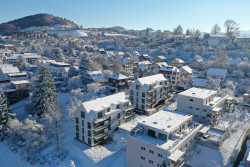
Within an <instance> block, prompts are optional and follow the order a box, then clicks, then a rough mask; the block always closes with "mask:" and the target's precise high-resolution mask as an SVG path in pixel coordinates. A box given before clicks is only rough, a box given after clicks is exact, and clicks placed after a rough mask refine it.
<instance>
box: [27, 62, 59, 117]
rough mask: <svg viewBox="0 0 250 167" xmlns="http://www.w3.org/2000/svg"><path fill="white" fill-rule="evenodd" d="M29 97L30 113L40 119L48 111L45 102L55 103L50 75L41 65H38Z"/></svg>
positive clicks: (54, 90) (55, 97) (54, 93)
mask: <svg viewBox="0 0 250 167" xmlns="http://www.w3.org/2000/svg"><path fill="white" fill-rule="evenodd" d="M32 86H33V88H32V90H33V91H32V94H31V97H30V102H29V104H30V106H29V107H30V113H31V114H37V115H38V116H40V117H42V116H43V113H44V112H45V111H46V110H47V109H48V108H47V107H48V106H47V105H46V104H47V102H48V101H49V102H51V103H52V102H53V103H54V102H57V94H56V88H55V85H54V80H53V78H52V75H51V73H50V72H49V70H48V68H47V66H46V65H45V64H43V63H41V64H39V67H38V72H37V75H36V77H35V78H34V83H33V85H32Z"/></svg>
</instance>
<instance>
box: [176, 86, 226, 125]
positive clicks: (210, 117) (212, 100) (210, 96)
mask: <svg viewBox="0 0 250 167" xmlns="http://www.w3.org/2000/svg"><path fill="white" fill-rule="evenodd" d="M227 98H228V96H224V97H221V96H217V91H215V90H209V89H203V88H194V87H193V88H190V89H188V90H186V91H184V92H181V93H179V94H178V95H177V111H180V112H183V113H188V114H192V115H193V116H194V119H195V120H199V121H204V122H208V123H216V121H217V119H218V118H219V117H220V116H221V112H222V111H223V109H224V107H225V106H224V104H225V101H226V100H227Z"/></svg>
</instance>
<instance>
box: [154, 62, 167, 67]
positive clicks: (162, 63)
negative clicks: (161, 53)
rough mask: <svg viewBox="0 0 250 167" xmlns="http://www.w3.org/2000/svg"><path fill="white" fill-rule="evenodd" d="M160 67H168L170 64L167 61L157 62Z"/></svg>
mask: <svg viewBox="0 0 250 167" xmlns="http://www.w3.org/2000/svg"><path fill="white" fill-rule="evenodd" d="M156 64H157V65H158V66H159V67H160V68H161V67H167V66H168V64H167V63H166V62H160V63H156Z"/></svg>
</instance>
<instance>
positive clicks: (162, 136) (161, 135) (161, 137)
mask: <svg viewBox="0 0 250 167" xmlns="http://www.w3.org/2000/svg"><path fill="white" fill-rule="evenodd" d="M158 138H159V139H161V140H163V141H167V135H165V134H162V133H158Z"/></svg>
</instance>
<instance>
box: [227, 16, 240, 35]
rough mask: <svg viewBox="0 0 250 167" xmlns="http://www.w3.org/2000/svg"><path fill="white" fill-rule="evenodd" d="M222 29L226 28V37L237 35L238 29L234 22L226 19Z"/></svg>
mask: <svg viewBox="0 0 250 167" xmlns="http://www.w3.org/2000/svg"><path fill="white" fill-rule="evenodd" d="M224 27H225V28H226V35H227V36H229V37H231V36H233V35H238V32H239V29H240V27H239V24H238V23H236V22H235V21H234V20H231V19H227V20H226V21H225V23H224Z"/></svg>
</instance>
